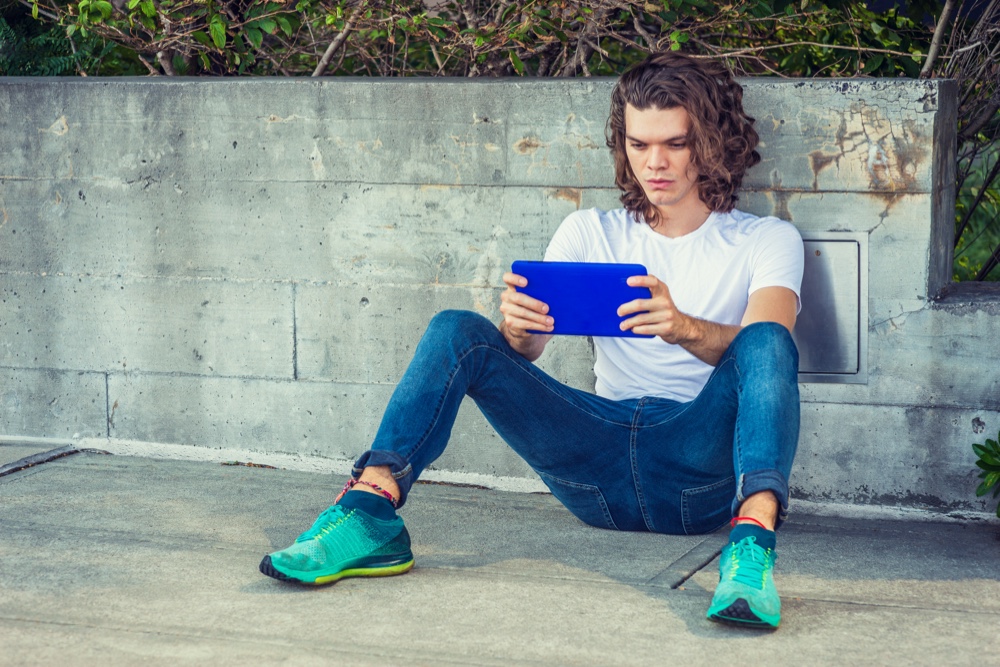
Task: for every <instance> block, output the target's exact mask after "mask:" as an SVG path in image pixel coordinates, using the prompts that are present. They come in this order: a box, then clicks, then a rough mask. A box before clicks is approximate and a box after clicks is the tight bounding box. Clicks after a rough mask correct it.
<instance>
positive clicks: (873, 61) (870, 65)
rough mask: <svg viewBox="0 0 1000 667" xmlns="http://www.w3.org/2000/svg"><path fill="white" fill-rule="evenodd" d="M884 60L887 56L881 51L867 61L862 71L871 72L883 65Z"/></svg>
mask: <svg viewBox="0 0 1000 667" xmlns="http://www.w3.org/2000/svg"><path fill="white" fill-rule="evenodd" d="M884 61H885V56H883V55H882V54H881V53H880V54H877V55H875V56H873V57H871V58H869V59H868V60H866V61H865V68H864V69H863V70H862V72H864V73H865V74H871V73H872V72H874V71H875V70H877V69H878V68H879V67H881V66H882V63H883V62H884Z"/></svg>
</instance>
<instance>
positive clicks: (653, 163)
mask: <svg viewBox="0 0 1000 667" xmlns="http://www.w3.org/2000/svg"><path fill="white" fill-rule="evenodd" d="M649 166H650V168H652V169H666V168H667V167H669V166H670V157H669V155H668V153H667V149H666V147H665V146H651V147H650V149H649Z"/></svg>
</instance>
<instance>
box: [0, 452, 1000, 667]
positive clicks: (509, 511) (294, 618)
mask: <svg viewBox="0 0 1000 667" xmlns="http://www.w3.org/2000/svg"><path fill="white" fill-rule="evenodd" d="M43 449H44V447H42V446H41V445H39V446H38V447H30V446H28V447H13V446H0V466H2V465H3V464H5V463H10V462H13V461H17V460H20V459H22V458H23V457H25V456H31V455H35V454H38V453H39V452H40V451H41V450H43ZM46 458H48V457H44V456H43V457H37V458H36V459H35V460H36V461H43V460H45V459H46ZM15 467H18V466H15ZM8 470H10V468H9V467H8ZM0 472H2V469H0ZM339 481H340V480H339V479H337V480H335V479H332V478H331V477H330V476H328V475H322V474H316V473H303V472H292V471H286V470H276V469H267V468H254V467H246V466H229V465H220V464H213V463H194V462H182V461H168V460H155V459H142V458H131V457H124V456H110V455H104V454H98V453H88V452H84V453H75V454H72V455H68V456H63V457H61V458H56V459H55V460H52V461H50V462H45V463H41V462H39V463H38V464H36V465H33V466H31V467H26V468H23V469H21V470H18V471H16V472H10V473H9V474H5V475H4V476H2V477H0V647H2V649H0V665H78V664H79V665H90V664H93V665H110V666H115V665H134V664H142V665H159V664H164V665H166V664H169V665H185V664H212V665H247V664H254V665H257V664H262V665H269V664H279V663H280V664H292V665H300V664H301V665H311V664H315V665H326V664H349V665H401V664H407V665H410V664H413V665H667V664H685V665H719V664H726V665H737V664H747V665H755V664H760V665H769V666H770V665H823V664H836V665H840V664H851V665H890V664H891V665H893V666H894V667H895V666H898V665H991V664H998V663H1000V653H998V648H1000V640H998V634H997V628H998V627H1000V571H998V563H1000V559H998V553H1000V550H998V547H1000V525H998V524H997V523H970V524H964V525H963V524H955V523H929V522H892V521H885V520H881V521H875V520H868V521H865V520H857V519H832V518H821V517H811V516H801V515H796V516H794V517H793V519H792V520H791V521H790V522H789V523H788V524H787V526H786V527H785V528H784V529H783V530H782V533H781V535H780V541H779V553H780V559H779V561H778V566H777V575H776V582H777V585H778V589H779V591H780V592H781V594H782V600H783V620H782V626H781V628H780V629H779V630H777V631H776V632H762V631H755V630H750V629H742V628H732V627H728V626H722V625H717V624H714V623H711V622H709V621H707V620H705V616H704V614H705V610H706V608H707V606H708V602H709V599H710V597H711V592H712V589H713V587H714V585H715V583H716V580H717V574H716V571H717V561H716V556H717V553H718V550H719V548H720V547H721V544H722V540H723V538H724V534H721V533H720V534H715V535H709V536H697V537H668V536H662V535H650V534H640V533H615V532H612V531H604V530H597V529H594V528H590V527H587V526H584V525H583V524H581V523H580V522H578V521H577V520H576V519H574V518H573V517H572V516H571V515H570V514H569V513H568V512H566V511H565V510H564V509H562V507H561V506H560V505H559V504H558V503H557V502H556V501H555V500H554V499H553V498H552V497H551V496H548V495H541V494H514V493H504V492H498V491H488V490H483V489H478V488H465V487H454V486H443V485H430V484H428V485H421V486H419V487H418V488H416V489H415V491H414V493H413V495H412V496H411V500H410V502H409V503H408V504H407V506H406V507H405V508H404V509H403V510H402V512H401V513H402V516H403V517H404V518H405V519H406V522H407V525H408V527H409V529H410V532H411V534H412V536H413V539H414V545H413V551H414V553H415V555H416V562H417V565H416V567H415V568H414V570H413V571H412V572H410V573H409V574H407V575H405V576H401V577H390V578H384V579H367V580H360V579H351V580H344V581H342V582H340V583H337V584H335V585H332V586H327V587H321V588H304V587H296V586H291V585H287V584H282V583H280V582H277V581H274V580H271V579H268V578H266V577H264V576H262V575H261V574H259V573H258V571H257V563H258V562H259V560H260V558H261V557H262V556H263V555H264V554H265V553H267V552H269V551H271V550H274V549H276V548H281V547H284V546H286V545H287V544H288V543H289V542H290V541H291V540H293V539H294V538H295V536H296V535H297V534H298V533H299V532H301V531H302V530H304V529H305V528H307V527H308V526H309V524H310V523H311V522H312V520H313V518H314V517H315V515H316V514H317V513H318V512H319V511H320V510H321V509H323V508H324V507H326V505H327V504H328V503H329V502H330V500H331V498H332V496H333V495H334V493H335V492H336V490H337V486H338V484H339Z"/></svg>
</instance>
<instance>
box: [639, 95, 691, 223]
mask: <svg viewBox="0 0 1000 667" xmlns="http://www.w3.org/2000/svg"><path fill="white" fill-rule="evenodd" d="M689 127H690V120H689V119H688V113H687V111H685V110H684V109H682V108H681V107H674V108H672V109H657V108H655V107H653V108H650V109H645V110H643V111H640V110H639V109H636V108H635V107H633V106H632V105H631V104H627V105H625V154H626V155H627V156H628V162H629V165H630V166H631V167H632V173H633V174H634V175H635V177H636V179H637V180H638V181H639V183H640V185H642V189H643V191H644V192H645V193H646V197H647V198H649V201H650V202H651V203H652V204H653V205H654V206H655V207H656V208H657V209H658V210H659V212H660V214H661V215H662V216H663V218H664V219H665V220H670V219H671V218H674V217H676V216H677V215H678V214H682V213H686V212H689V211H691V210H694V208H695V207H698V208H704V207H705V204H704V203H703V202H702V201H701V198H700V197H699V196H698V186H697V178H698V174H697V173H696V172H695V169H694V166H693V165H692V164H691V149H690V148H689V147H688V142H687V133H688V129H689Z"/></svg>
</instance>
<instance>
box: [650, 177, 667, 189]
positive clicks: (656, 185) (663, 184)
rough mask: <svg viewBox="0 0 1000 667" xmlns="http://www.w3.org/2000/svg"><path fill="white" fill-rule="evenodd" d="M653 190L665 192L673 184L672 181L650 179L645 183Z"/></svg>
mask: <svg viewBox="0 0 1000 667" xmlns="http://www.w3.org/2000/svg"><path fill="white" fill-rule="evenodd" d="M646 183H648V184H649V187H651V188H652V189H653V190H666V189H667V188H669V187H670V186H671V185H673V184H674V182H673V181H672V180H669V179H666V178H651V179H649V180H647V181H646Z"/></svg>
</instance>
